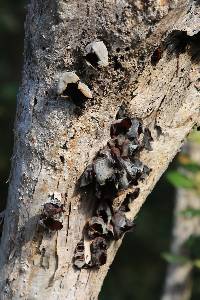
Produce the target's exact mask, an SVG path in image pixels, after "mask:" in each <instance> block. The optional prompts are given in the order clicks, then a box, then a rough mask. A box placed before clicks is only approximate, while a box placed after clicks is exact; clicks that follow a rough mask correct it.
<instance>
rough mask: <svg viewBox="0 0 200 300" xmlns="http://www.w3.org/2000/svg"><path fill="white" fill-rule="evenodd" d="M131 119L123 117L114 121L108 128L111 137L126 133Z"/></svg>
mask: <svg viewBox="0 0 200 300" xmlns="http://www.w3.org/2000/svg"><path fill="white" fill-rule="evenodd" d="M131 125H132V123H131V119H130V118H124V119H119V120H116V121H114V122H113V123H112V124H111V128H110V136H111V138H114V137H117V136H118V135H119V134H123V135H124V134H126V133H127V132H128V130H129V128H130V127H131Z"/></svg>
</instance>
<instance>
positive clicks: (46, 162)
mask: <svg viewBox="0 0 200 300" xmlns="http://www.w3.org/2000/svg"><path fill="white" fill-rule="evenodd" d="M144 3H145V2H143V1H135V2H132V1H111V0H106V1H100V0H99V1H94V0H88V1H85V0H84V1H82V0H79V1H78V0H77V1H74V0H73V1H71V0H69V1H61V0H59V1H39V0H38V1H30V4H29V5H28V14H27V19H26V35H25V62H24V71H23V80H22V85H21V89H20V93H19V96H18V104H17V116H16V124H15V147H14V152H13V153H14V154H13V159H12V160H13V161H12V171H11V176H10V188H9V197H8V207H7V212H6V217H5V223H4V231H3V236H2V242H1V253H0V261H1V265H0V269H1V270H2V271H1V286H0V291H1V292H0V293H1V299H29V300H32V299H45V298H47V297H48V298H49V299H70V300H73V299H83V300H84V299H97V297H98V294H99V291H100V289H101V285H102V283H103V280H104V277H105V276H106V273H107V271H108V269H109V266H110V265H111V263H112V260H113V258H114V256H115V253H116V251H117V249H118V247H119V246H120V243H121V241H118V242H113V243H112V245H111V247H110V248H109V253H108V261H107V263H106V265H104V266H102V267H101V268H100V269H99V270H93V269H91V270H81V271H79V270H75V269H74V267H73V266H72V257H73V253H74V249H75V246H76V244H77V242H78V241H79V240H80V239H81V237H82V230H83V227H84V224H85V221H86V219H87V215H88V214H89V212H87V211H85V210H83V209H82V206H83V205H81V202H80V194H79V193H75V187H76V184H77V181H78V178H79V177H80V175H81V174H82V172H83V170H84V168H85V167H86V166H87V165H88V163H90V162H91V160H92V158H93V157H94V155H95V153H96V152H97V151H98V150H99V149H100V148H101V147H102V146H103V145H105V144H106V142H107V141H108V139H109V129H110V124H111V122H112V121H113V120H114V119H115V115H116V112H117V111H118V109H119V107H120V104H121V103H122V102H123V101H124V102H125V103H126V104H127V106H128V109H129V111H130V112H131V113H132V115H133V116H137V117H138V118H141V119H142V120H143V123H144V124H145V125H146V126H148V127H149V128H150V129H151V131H152V135H153V138H154V142H153V143H152V147H153V151H151V152H148V151H143V152H142V153H141V160H142V161H143V162H144V163H145V164H147V165H148V166H149V167H151V168H152V172H151V174H150V176H149V177H148V178H147V180H146V181H145V182H144V183H141V184H140V189H141V193H140V195H139V197H138V198H137V199H136V200H135V201H134V202H133V204H132V207H131V212H130V216H131V218H133V217H134V216H135V215H136V214H137V212H138V211H139V209H140V208H141V206H142V204H143V203H144V201H145V199H146V197H147V195H148V194H149V193H150V192H151V190H152V189H153V187H154V185H155V184H156V182H157V181H158V179H159V178H160V176H161V175H162V173H163V172H164V171H165V169H166V168H167V166H168V164H169V162H170V161H171V160H172V159H173V157H174V156H175V154H176V153H177V151H178V150H179V148H180V146H181V144H182V142H183V140H184V138H185V136H186V135H187V134H188V132H189V131H190V129H191V128H192V127H193V125H194V124H195V123H196V122H197V119H198V115H199V105H200V99H199V92H198V89H197V84H198V79H199V73H198V68H197V65H196V63H195V62H194V61H193V60H192V59H191V55H190V53H188V52H185V53H182V54H180V55H178V56H176V55H172V56H171V57H167V53H166V51H164V53H163V56H162V58H161V59H160V60H159V61H158V62H157V64H156V66H152V64H151V55H152V53H153V51H154V49H156V48H157V47H158V46H159V45H160V44H161V41H163V40H164V39H165V38H166V37H167V36H168V34H170V32H172V31H173V30H180V31H185V32H186V33H187V35H188V36H193V35H195V34H197V32H198V25H199V23H200V22H199V7H198V6H197V3H196V2H194V1H193V2H192V3H191V2H190V1H161V0H159V1H149V2H148V4H144ZM96 39H99V40H102V41H104V43H105V44H106V46H107V49H108V52H109V61H110V63H109V66H107V67H105V68H103V69H100V70H98V71H97V70H94V69H93V68H91V67H89V66H86V65H85V63H84V59H83V55H84V51H85V47H86V46H87V45H88V44H89V43H91V42H93V41H94V40H96ZM127 47H129V49H128V48H127ZM118 48H119V49H118ZM119 53H120V54H119ZM116 60H118V62H119V63H120V64H117V61H116ZM63 71H75V72H76V73H77V75H78V76H79V77H80V78H81V80H82V81H83V82H84V83H86V84H90V85H91V87H92V91H93V97H94V98H93V100H88V101H93V102H92V103H91V104H90V103H89V102H88V103H89V104H88V106H87V107H86V109H85V110H84V111H82V112H81V113H80V115H79V116H78V115H77V113H76V112H75V109H76V107H75V105H74V104H73V103H72V102H71V101H68V100H64V99H60V98H59V97H57V95H56V93H55V86H56V83H57V81H58V79H59V76H60V74H61V73H62V72H63ZM156 126H157V128H158V126H159V128H161V130H162V134H161V135H158V132H157V130H156V129H155V128H156ZM52 192H53V193H54V192H59V193H62V202H63V203H64V204H65V210H66V211H65V217H64V223H63V224H64V227H63V229H62V230H61V231H58V232H57V233H51V234H43V235H41V234H38V232H37V222H38V216H39V214H40V212H41V208H42V205H43V204H44V203H45V202H46V201H47V199H48V196H49V194H50V193H52ZM127 192H128V191H125V192H124V193H123V195H122V196H121V198H120V199H118V200H120V201H121V200H122V199H123V198H124V197H125V195H126V193H127Z"/></svg>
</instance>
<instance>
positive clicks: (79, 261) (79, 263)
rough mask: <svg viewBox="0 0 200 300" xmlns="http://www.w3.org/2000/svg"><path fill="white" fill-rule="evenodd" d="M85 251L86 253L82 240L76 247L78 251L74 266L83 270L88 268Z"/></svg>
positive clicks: (76, 251) (74, 258) (75, 255)
mask: <svg viewBox="0 0 200 300" xmlns="http://www.w3.org/2000/svg"><path fill="white" fill-rule="evenodd" d="M84 251H85V247H84V242H83V240H81V241H80V242H79V243H78V244H77V245H76V249H75V252H74V257H73V263H74V266H75V267H77V268H78V269H82V268H84V267H86V263H85V255H84Z"/></svg>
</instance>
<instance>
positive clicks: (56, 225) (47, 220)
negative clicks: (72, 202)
mask: <svg viewBox="0 0 200 300" xmlns="http://www.w3.org/2000/svg"><path fill="white" fill-rule="evenodd" d="M64 211H65V210H64V208H63V204H58V203H53V202H48V203H45V204H44V207H43V212H42V214H41V216H40V224H41V225H43V226H44V227H45V228H48V229H50V230H52V231H54V230H61V229H62V228H63V224H62V222H61V221H60V220H59V217H60V214H61V213H63V212H64Z"/></svg>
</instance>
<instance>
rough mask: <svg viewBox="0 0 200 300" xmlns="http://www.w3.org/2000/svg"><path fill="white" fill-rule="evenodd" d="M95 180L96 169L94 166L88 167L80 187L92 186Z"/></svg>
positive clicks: (81, 179)
mask: <svg viewBox="0 0 200 300" xmlns="http://www.w3.org/2000/svg"><path fill="white" fill-rule="evenodd" d="M93 180H94V168H93V165H92V164H91V165H88V166H87V168H86V169H85V171H84V172H83V174H82V176H81V178H80V187H85V186H87V185H89V184H91V183H92V182H93Z"/></svg>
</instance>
